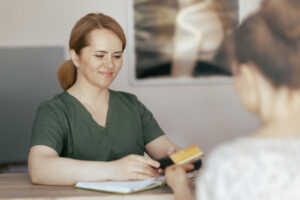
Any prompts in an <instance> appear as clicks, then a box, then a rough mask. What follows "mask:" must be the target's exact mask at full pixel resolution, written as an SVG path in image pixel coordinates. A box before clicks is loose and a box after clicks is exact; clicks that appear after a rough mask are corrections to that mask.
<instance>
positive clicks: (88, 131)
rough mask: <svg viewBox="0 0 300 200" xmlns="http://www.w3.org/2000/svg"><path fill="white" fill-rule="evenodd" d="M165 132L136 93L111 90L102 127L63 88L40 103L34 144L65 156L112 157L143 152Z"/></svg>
mask: <svg viewBox="0 0 300 200" xmlns="http://www.w3.org/2000/svg"><path fill="white" fill-rule="evenodd" d="M163 134H164V133H163V131H162V130H161V128H160V127H159V125H158V123H157V122H156V120H155V119H154V117H153V115H152V114H151V112H150V111H149V110H148V109H147V108H146V107H145V106H144V105H143V104H142V103H141V102H140V101H139V100H138V99H137V97H136V96H134V95H133V94H129V93H125V92H119V91H113V90H109V108H108V111H107V119H106V125H105V127H102V126H100V125H99V124H98V123H97V122H96V121H95V120H94V119H93V118H92V115H91V114H90V113H89V112H88V111H87V109H86V108H85V107H84V106H83V105H82V104H81V103H80V102H79V101H78V100H77V99H76V98H75V97H74V96H72V95H70V94H69V93H68V92H66V91H64V92H63V93H61V94H59V95H56V96H55V97H54V98H53V99H52V100H49V101H46V102H43V103H42V104H41V105H39V107H38V111H37V114H36V117H35V120H34V123H33V127H32V138H31V146H34V145H46V146H49V147H51V148H53V149H54V150H56V151H57V153H58V155H59V156H62V157H69V158H74V159H80V160H98V161H111V160H116V159H120V158H122V157H124V156H126V155H129V154H139V155H144V151H145V145H146V144H148V143H149V142H151V141H152V140H154V139H156V138H158V137H159V136H161V135H163Z"/></svg>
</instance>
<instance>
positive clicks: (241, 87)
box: [234, 63, 259, 113]
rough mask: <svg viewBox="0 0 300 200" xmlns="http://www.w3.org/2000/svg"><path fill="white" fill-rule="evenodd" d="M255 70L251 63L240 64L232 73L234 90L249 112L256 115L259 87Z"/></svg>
mask: <svg viewBox="0 0 300 200" xmlns="http://www.w3.org/2000/svg"><path fill="white" fill-rule="evenodd" d="M257 73H259V72H258V71H257V70H256V68H255V67H254V66H253V64H251V63H241V64H239V66H238V69H237V71H236V72H235V73H234V79H235V86H236V89H237V91H238V93H239V95H240V97H241V99H242V101H243V103H244V104H245V106H246V107H247V109H248V110H249V111H251V112H254V113H257V112H258V110H259V85H258V74H257Z"/></svg>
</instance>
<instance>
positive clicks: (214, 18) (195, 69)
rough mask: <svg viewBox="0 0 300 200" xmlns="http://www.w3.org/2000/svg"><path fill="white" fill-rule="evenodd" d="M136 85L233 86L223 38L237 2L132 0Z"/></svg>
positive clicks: (132, 61) (234, 23) (132, 76)
mask: <svg viewBox="0 0 300 200" xmlns="http://www.w3.org/2000/svg"><path fill="white" fill-rule="evenodd" d="M128 4H129V5H128V7H129V37H128V38H129V41H130V45H128V46H129V51H130V52H129V55H130V56H129V57H130V80H131V81H132V83H134V84H135V85H165V84H185V83H186V84H193V83H220V82H222V83H225V82H231V72H230V70H229V67H228V62H227V58H226V54H225V45H224V38H225V37H226V35H228V33H230V32H231V31H232V30H234V28H235V27H237V25H238V19H239V16H238V10H239V4H238V0H223V1H219V0H164V1H161V0H128Z"/></svg>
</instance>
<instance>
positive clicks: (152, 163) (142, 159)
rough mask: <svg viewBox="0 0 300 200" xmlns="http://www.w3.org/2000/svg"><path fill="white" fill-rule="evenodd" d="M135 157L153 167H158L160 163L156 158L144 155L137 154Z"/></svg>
mask: <svg viewBox="0 0 300 200" xmlns="http://www.w3.org/2000/svg"><path fill="white" fill-rule="evenodd" d="M135 159H137V160H138V161H140V162H142V163H145V164H147V165H150V166H151V167H154V168H158V167H159V165H160V163H159V162H158V161H156V160H152V159H151V158H146V157H144V156H136V157H135Z"/></svg>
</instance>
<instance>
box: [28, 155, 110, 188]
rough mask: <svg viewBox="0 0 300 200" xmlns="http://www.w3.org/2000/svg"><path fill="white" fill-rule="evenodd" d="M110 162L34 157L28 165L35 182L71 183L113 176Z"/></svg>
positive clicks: (100, 179)
mask: <svg viewBox="0 0 300 200" xmlns="http://www.w3.org/2000/svg"><path fill="white" fill-rule="evenodd" d="M111 165H112V163H111V162H99V161H81V160H75V159H70V158H61V157H40V158H35V159H34V160H33V161H32V162H31V164H30V165H29V171H30V177H31V180H32V182H33V183H35V184H47V185H73V184H75V183H76V182H78V181H103V180H109V179H111V178H112V177H113V173H111V171H112V166H111Z"/></svg>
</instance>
